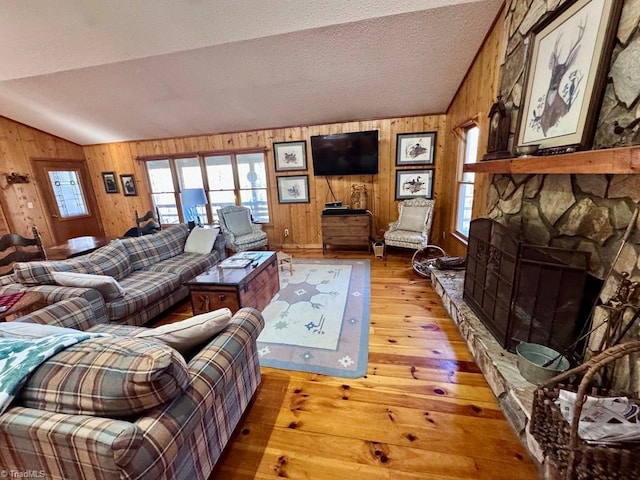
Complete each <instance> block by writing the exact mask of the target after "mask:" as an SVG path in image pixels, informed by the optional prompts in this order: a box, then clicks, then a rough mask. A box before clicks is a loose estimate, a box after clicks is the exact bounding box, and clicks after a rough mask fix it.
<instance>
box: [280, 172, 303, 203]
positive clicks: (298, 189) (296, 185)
mask: <svg viewBox="0 0 640 480" xmlns="http://www.w3.org/2000/svg"><path fill="white" fill-rule="evenodd" d="M276 179H277V180H278V202H279V203H309V175H296V176H291V177H276Z"/></svg>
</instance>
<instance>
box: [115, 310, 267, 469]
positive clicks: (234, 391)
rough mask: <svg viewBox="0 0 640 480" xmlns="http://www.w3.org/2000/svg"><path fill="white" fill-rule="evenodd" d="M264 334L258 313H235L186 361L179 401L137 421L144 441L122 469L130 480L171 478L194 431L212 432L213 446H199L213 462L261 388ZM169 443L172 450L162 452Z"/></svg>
mask: <svg viewBox="0 0 640 480" xmlns="http://www.w3.org/2000/svg"><path fill="white" fill-rule="evenodd" d="M263 328H264V319H263V317H262V314H261V313H260V312H259V311H258V310H255V309H253V308H242V309H240V310H239V311H238V312H236V314H235V315H234V316H233V318H232V320H231V322H230V324H229V325H228V326H227V328H226V329H225V330H224V331H223V332H221V333H220V334H219V335H217V336H216V337H214V338H213V339H212V340H211V341H210V342H209V343H208V344H207V345H206V346H205V347H203V348H202V349H201V350H200V351H199V352H198V353H196V355H195V356H194V357H193V358H192V359H191V360H190V361H189V363H188V369H189V376H190V380H189V384H188V386H187V389H186V390H185V392H184V393H183V395H182V396H181V397H180V398H178V399H176V401H174V402H172V403H171V404H169V405H166V406H159V407H156V408H154V409H151V410H149V411H147V412H145V413H144V414H143V416H142V417H140V418H138V419H137V420H136V425H138V426H139V427H140V428H141V429H142V430H143V431H144V439H145V441H144V443H143V445H142V446H141V447H140V449H139V452H137V453H136V456H135V458H134V459H133V460H132V461H131V463H130V464H129V465H128V467H127V470H128V473H129V475H130V476H131V477H132V478H134V477H136V476H137V475H140V474H142V472H143V471H144V474H145V475H148V478H154V476H157V477H163V475H164V476H166V477H171V474H172V473H174V470H173V469H178V470H179V465H180V463H181V462H185V461H188V455H184V453H183V455H182V457H185V458H186V460H185V458H182V457H181V456H180V451H181V448H182V447H183V446H184V445H183V444H184V443H185V442H187V440H188V439H190V440H189V441H193V438H192V437H193V436H194V431H198V429H202V428H203V427H204V428H205V431H209V432H211V431H216V435H215V441H214V440H212V439H209V440H207V441H204V442H203V443H202V448H203V449H205V448H206V449H207V453H206V455H204V457H207V461H213V462H215V461H216V459H217V457H218V456H219V455H220V452H221V451H222V450H223V449H224V446H225V445H226V443H227V442H228V440H229V438H230V437H231V434H232V433H233V430H234V428H235V427H236V425H237V424H238V422H239V421H240V418H241V416H242V413H243V412H244V411H245V409H246V408H247V406H248V405H249V402H250V400H251V398H252V397H253V394H254V393H255V391H256V389H257V388H258V385H259V384H260V364H259V362H258V352H257V347H256V339H257V337H258V335H259V333H260V332H261V331H262V329H263ZM185 412H187V413H188V414H187V415H186V414H185ZM201 434H202V432H201V433H200V435H201ZM195 436H196V437H198V436H199V435H198V434H197V433H196V434H195ZM171 442H173V443H174V444H175V448H172V449H164V446H166V445H168V444H170V443H171ZM157 449H160V450H157ZM138 455H139V457H138ZM150 458H152V459H153V462H152V465H148V462H149V459H150ZM138 469H144V470H143V471H142V470H138ZM163 478H165V477H163Z"/></svg>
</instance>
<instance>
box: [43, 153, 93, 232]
mask: <svg viewBox="0 0 640 480" xmlns="http://www.w3.org/2000/svg"><path fill="white" fill-rule="evenodd" d="M32 164H33V170H34V172H35V177H36V181H37V185H38V190H39V192H40V195H41V197H42V199H43V200H44V201H43V204H44V211H45V214H47V215H48V217H49V226H50V228H51V234H52V235H51V236H52V237H53V239H54V242H55V243H56V244H59V243H63V242H65V241H66V240H68V239H70V238H75V237H83V236H96V237H103V236H104V228H103V227H102V221H101V219H100V213H99V211H98V204H97V202H96V197H95V194H94V192H93V187H92V184H91V179H90V177H89V169H88V167H87V163H86V161H85V160H40V159H32Z"/></svg>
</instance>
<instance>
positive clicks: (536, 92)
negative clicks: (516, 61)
mask: <svg viewBox="0 0 640 480" xmlns="http://www.w3.org/2000/svg"><path fill="white" fill-rule="evenodd" d="M621 5H622V2H618V1H615V0H577V1H575V2H566V3H565V5H564V6H563V7H560V8H559V9H558V10H556V11H555V12H553V14H552V15H551V16H549V17H544V18H543V19H542V20H541V21H540V22H539V23H538V24H536V25H535V26H534V27H533V28H532V29H531V34H530V35H529V50H528V52H527V64H526V65H527V66H526V69H527V73H526V77H525V82H524V88H523V98H522V102H521V104H520V105H521V106H520V110H519V112H518V122H517V125H516V129H517V130H516V137H515V138H516V141H515V142H514V143H515V144H516V145H517V146H523V145H538V146H539V148H540V149H551V150H549V152H550V153H564V152H570V151H573V150H579V149H586V148H590V147H591V142H592V141H593V135H594V132H595V127H596V122H597V117H596V115H597V113H598V108H599V105H600V102H601V99H602V93H603V91H604V86H605V82H606V74H607V67H608V64H609V59H610V57H611V49H612V47H613V39H614V35H615V28H616V27H617V25H618V18H619V16H620V10H621Z"/></svg>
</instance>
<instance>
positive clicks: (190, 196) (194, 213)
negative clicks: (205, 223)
mask: <svg viewBox="0 0 640 480" xmlns="http://www.w3.org/2000/svg"><path fill="white" fill-rule="evenodd" d="M206 204H207V196H206V194H205V193H204V189H202V188H185V189H184V190H182V208H183V210H184V213H185V216H186V217H187V218H188V219H189V220H191V221H193V222H195V223H196V225H198V226H199V227H201V226H202V223H201V222H200V215H198V209H197V207H198V206H199V205H206Z"/></svg>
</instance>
